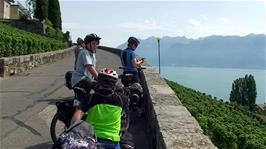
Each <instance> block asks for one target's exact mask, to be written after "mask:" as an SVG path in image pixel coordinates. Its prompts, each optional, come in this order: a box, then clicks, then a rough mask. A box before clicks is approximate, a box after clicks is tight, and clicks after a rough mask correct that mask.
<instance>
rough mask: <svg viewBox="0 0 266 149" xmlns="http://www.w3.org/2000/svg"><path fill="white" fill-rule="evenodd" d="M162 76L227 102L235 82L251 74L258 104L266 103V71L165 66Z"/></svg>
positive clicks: (162, 69)
mask: <svg viewBox="0 0 266 149" xmlns="http://www.w3.org/2000/svg"><path fill="white" fill-rule="evenodd" d="M156 69H157V70H158V67H156ZM161 74H162V77H164V78H167V79H169V80H172V81H175V82H177V83H179V84H181V85H184V86H186V87H189V88H192V89H194V90H199V91H200V92H203V93H206V94H210V95H212V96H213V97H217V98H218V99H223V100H225V101H228V100H229V96H230V91H231V89H232V83H233V81H234V80H236V79H238V78H240V77H241V78H242V77H244V76H245V75H246V74H251V75H253V76H254V79H255V81H256V87H257V98H256V103H257V104H261V103H265V102H266V88H265V80H266V70H260V69H227V68H226V69H225V68H199V67H176V66H173V67H170V66H169V67H166V66H163V67H161Z"/></svg>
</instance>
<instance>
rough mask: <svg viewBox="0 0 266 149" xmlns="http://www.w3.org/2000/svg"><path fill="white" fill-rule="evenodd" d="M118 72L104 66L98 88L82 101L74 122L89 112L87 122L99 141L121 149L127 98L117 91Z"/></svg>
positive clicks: (107, 145) (104, 144) (109, 146)
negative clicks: (122, 122) (121, 134)
mask: <svg viewBox="0 0 266 149" xmlns="http://www.w3.org/2000/svg"><path fill="white" fill-rule="evenodd" d="M117 81H118V74H117V73H116V71H114V70H113V69H112V68H104V69H102V70H101V71H100V72H99V75H98V85H97V87H98V89H97V90H96V92H95V93H93V94H91V95H90V96H89V97H88V99H87V100H86V101H84V102H82V103H81V104H80V105H79V106H78V107H77V110H76V112H75V113H74V115H73V118H72V123H74V122H75V121H78V120H80V119H81V118H82V116H83V114H84V113H85V112H87V118H86V122H88V123H89V124H91V125H92V126H93V128H94V131H95V134H96V137H97V141H98V143H100V144H101V145H102V146H103V147H105V148H114V149H120V143H119V142H120V136H119V133H120V128H121V114H122V109H123V106H124V105H126V103H127V101H126V100H125V99H127V98H126V97H125V96H123V95H122V94H118V93H117V92H115V88H116V83H117Z"/></svg>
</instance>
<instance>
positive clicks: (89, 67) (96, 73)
mask: <svg viewBox="0 0 266 149" xmlns="http://www.w3.org/2000/svg"><path fill="white" fill-rule="evenodd" d="M86 67H87V69H88V71H89V72H90V73H91V75H92V76H93V77H94V78H95V79H96V80H97V79H98V72H97V71H96V69H95V68H94V67H93V65H90V64H87V65H86Z"/></svg>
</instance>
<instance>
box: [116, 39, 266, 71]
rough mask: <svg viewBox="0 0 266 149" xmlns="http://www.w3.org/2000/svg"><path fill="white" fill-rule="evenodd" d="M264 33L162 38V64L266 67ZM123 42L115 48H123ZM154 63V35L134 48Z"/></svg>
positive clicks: (155, 59)
mask: <svg viewBox="0 0 266 149" xmlns="http://www.w3.org/2000/svg"><path fill="white" fill-rule="evenodd" d="M265 38H266V36H265V35H263V34H258V35H255V34H249V35H247V36H243V37H240V36H216V35H215V36H209V37H205V38H200V39H196V40H194V39H187V38H186V37H163V38H162V39H161V42H160V43H161V65H163V66H182V67H215V68H246V69H266V64H265V61H266V58H265V57H266V55H265V42H266V41H265ZM125 47H126V44H125V43H124V44H122V45H120V46H119V47H118V48H121V49H124V48H125ZM136 52H137V54H139V55H141V56H142V57H146V58H147V59H148V61H149V62H150V63H151V64H153V65H158V45H157V41H156V39H155V37H150V38H147V39H145V40H141V44H140V46H139V47H138V50H137V51H136Z"/></svg>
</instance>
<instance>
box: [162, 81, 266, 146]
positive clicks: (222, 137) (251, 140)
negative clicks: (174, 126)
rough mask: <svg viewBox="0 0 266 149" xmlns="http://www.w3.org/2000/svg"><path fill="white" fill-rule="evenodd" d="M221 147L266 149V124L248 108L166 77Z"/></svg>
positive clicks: (203, 127) (204, 128)
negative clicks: (184, 85)
mask: <svg viewBox="0 0 266 149" xmlns="http://www.w3.org/2000/svg"><path fill="white" fill-rule="evenodd" d="M166 81H167V83H168V85H169V86H170V87H171V88H172V89H173V90H174V92H175V93H176V95H177V96H178V97H179V99H180V100H181V102H182V104H183V105H184V106H186V107H187V109H188V110H189V111H190V113H191V114H192V115H193V116H194V117H195V118H196V119H197V121H198V122H199V124H200V126H201V128H202V129H203V131H204V134H206V135H208V136H209V138H210V139H211V140H212V142H213V143H214V144H215V145H216V146H217V147H218V148H220V149H266V123H265V122H264V121H263V120H262V119H260V118H259V117H257V116H256V115H255V114H254V113H252V112H249V111H248V110H247V108H245V107H243V106H240V105H237V104H230V103H229V102H223V101H222V100H216V98H212V97H211V96H210V95H206V94H204V93H201V92H199V91H195V90H193V89H190V88H186V87H183V86H181V85H179V84H177V83H175V82H172V81H168V80H166Z"/></svg>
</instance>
